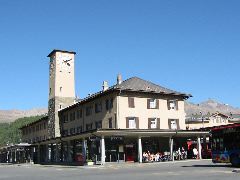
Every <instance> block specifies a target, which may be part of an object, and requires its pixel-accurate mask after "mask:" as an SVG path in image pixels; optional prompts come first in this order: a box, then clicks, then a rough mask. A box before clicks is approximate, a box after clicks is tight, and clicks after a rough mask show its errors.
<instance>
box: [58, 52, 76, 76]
mask: <svg viewBox="0 0 240 180" xmlns="http://www.w3.org/2000/svg"><path fill="white" fill-rule="evenodd" d="M59 63H60V66H61V69H62V70H68V71H69V72H70V69H71V67H72V63H73V61H72V58H71V56H69V55H62V56H60V58H59Z"/></svg>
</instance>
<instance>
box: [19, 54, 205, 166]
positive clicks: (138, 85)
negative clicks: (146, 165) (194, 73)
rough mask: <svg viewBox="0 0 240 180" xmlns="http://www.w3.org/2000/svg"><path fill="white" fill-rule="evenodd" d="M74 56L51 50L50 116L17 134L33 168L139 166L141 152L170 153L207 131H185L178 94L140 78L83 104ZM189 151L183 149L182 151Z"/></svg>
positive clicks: (183, 95)
mask: <svg viewBox="0 0 240 180" xmlns="http://www.w3.org/2000/svg"><path fill="white" fill-rule="evenodd" d="M75 54H76V53H75V52H71V51H63V50H53V51H52V52H51V53H50V54H49V55H48V57H49V58H50V63H49V100H48V116H46V117H43V118H41V119H39V120H38V121H36V122H34V123H31V124H28V125H26V126H24V127H22V128H21V131H22V141H23V143H28V144H31V153H30V154H31V157H30V158H31V159H32V161H34V162H35V163H50V164H54V163H57V164H76V165H84V164H86V163H92V162H94V163H96V164H104V163H105V162H142V154H143V152H145V151H150V152H151V153H157V152H162V153H166V154H169V156H170V157H172V156H173V151H174V150H175V149H177V148H178V147H180V146H183V145H186V140H187V139H189V138H191V139H194V140H196V142H197V147H198V149H199V157H200V158H201V141H204V139H205V138H206V136H208V135H209V132H208V131H190V130H186V124H185V112H184V101H185V100H186V99H188V98H189V97H191V95H190V94H187V93H182V92H177V91H174V90H170V89H168V88H165V87H162V86H160V85H157V84H154V83H152V82H150V81H147V80H143V79H141V78H139V77H132V78H129V79H127V80H122V77H121V75H118V76H117V81H116V84H115V85H113V86H109V85H108V83H107V81H104V82H103V86H102V89H101V90H100V91H99V92H97V93H95V94H89V96H87V97H86V98H84V99H77V98H76V96H75V80H74V78H75V76H74V64H75V62H74V61H75ZM185 148H187V147H185Z"/></svg>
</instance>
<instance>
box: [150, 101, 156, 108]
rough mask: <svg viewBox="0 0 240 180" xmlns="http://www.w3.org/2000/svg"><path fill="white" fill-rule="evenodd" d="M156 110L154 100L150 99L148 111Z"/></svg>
mask: <svg viewBox="0 0 240 180" xmlns="http://www.w3.org/2000/svg"><path fill="white" fill-rule="evenodd" d="M155 108H156V99H150V109H155Z"/></svg>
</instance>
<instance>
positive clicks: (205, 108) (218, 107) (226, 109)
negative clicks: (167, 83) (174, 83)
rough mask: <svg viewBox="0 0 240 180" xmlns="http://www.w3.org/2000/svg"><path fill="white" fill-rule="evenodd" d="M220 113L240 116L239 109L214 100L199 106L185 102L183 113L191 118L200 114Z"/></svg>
mask: <svg viewBox="0 0 240 180" xmlns="http://www.w3.org/2000/svg"><path fill="white" fill-rule="evenodd" d="M217 111H218V112H221V113H223V114H230V113H233V114H240V108H236V107H233V106H231V105H228V104H223V103H220V102H218V101H217V100H214V99H208V100H207V101H204V102H201V103H199V104H194V103H191V102H188V101H186V102H185V112H186V114H187V116H191V115H192V114H196V113H197V114H200V112H202V114H203V115H206V114H208V113H215V112H217Z"/></svg>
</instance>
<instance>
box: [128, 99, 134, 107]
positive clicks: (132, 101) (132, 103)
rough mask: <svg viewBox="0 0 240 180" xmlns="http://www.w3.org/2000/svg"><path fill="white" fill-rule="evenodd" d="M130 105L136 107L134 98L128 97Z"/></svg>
mask: <svg viewBox="0 0 240 180" xmlns="http://www.w3.org/2000/svg"><path fill="white" fill-rule="evenodd" d="M128 107H130V108H134V107H135V106H134V98H132V97H128Z"/></svg>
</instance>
